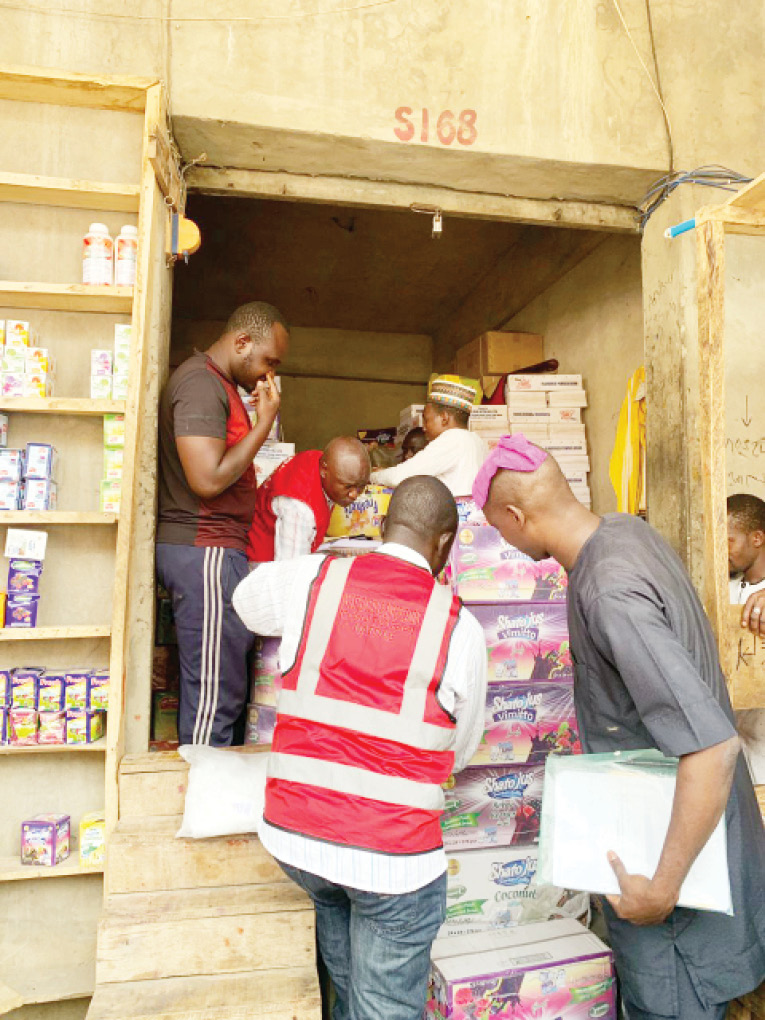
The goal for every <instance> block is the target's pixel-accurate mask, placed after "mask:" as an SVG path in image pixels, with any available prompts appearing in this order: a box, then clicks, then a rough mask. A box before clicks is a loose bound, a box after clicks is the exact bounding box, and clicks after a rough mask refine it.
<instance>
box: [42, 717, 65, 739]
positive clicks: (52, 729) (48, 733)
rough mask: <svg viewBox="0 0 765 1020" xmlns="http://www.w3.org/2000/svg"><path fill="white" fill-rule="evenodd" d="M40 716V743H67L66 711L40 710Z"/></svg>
mask: <svg viewBox="0 0 765 1020" xmlns="http://www.w3.org/2000/svg"><path fill="white" fill-rule="evenodd" d="M39 718H40V728H39V730H38V731H37V743H38V744H65V743H66V712H63V711H60V712H40V713H39Z"/></svg>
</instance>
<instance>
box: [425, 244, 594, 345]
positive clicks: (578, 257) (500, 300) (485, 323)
mask: <svg viewBox="0 0 765 1020" xmlns="http://www.w3.org/2000/svg"><path fill="white" fill-rule="evenodd" d="M604 240H605V236H604V235H603V234H601V233H596V232H595V231H587V232H586V233H585V232H576V233H574V232H571V231H562V230H561V231H553V230H546V231H542V230H537V229H536V228H533V227H530V228H529V229H528V230H525V231H524V232H523V233H522V234H521V236H520V238H519V239H518V241H517V242H516V243H515V244H514V245H513V247H512V248H510V250H509V251H507V252H506V253H505V254H504V255H503V256H502V258H501V259H500V260H499V261H498V262H497V263H496V264H495V266H494V268H493V269H491V270H490V272H488V273H487V274H486V275H485V276H484V277H483V279H482V280H481V281H480V283H479V284H478V286H477V287H475V288H474V290H472V291H471V292H470V294H469V295H468V297H467V298H466V299H465V301H464V302H463V303H462V305H461V306H460V307H459V308H458V309H457V311H456V312H450V313H449V314H448V315H447V316H445V318H444V319H443V321H442V323H441V325H440V327H439V328H438V329H437V330H436V331H435V333H434V335H433V348H434V356H435V358H436V360H441V361H443V360H444V359H447V360H448V358H450V357H451V355H452V354H454V352H455V351H456V350H457V349H458V348H459V347H461V346H462V345H463V344H466V343H469V342H470V341H471V340H472V339H474V337H476V336H478V335H479V334H481V333H484V332H486V331H487V330H493V329H501V328H502V327H503V326H505V325H506V324H507V323H508V322H509V320H510V319H512V317H513V316H514V315H517V313H518V312H520V311H521V309H522V308H525V307H526V305H527V304H529V302H530V301H533V300H534V298H535V297H537V296H538V295H539V294H541V293H542V292H543V291H545V290H547V288H548V287H550V286H552V285H553V284H554V283H556V282H557V281H558V280H560V279H561V277H562V276H564V275H565V274H566V273H568V272H569V271H570V270H571V269H573V268H574V266H576V265H577V264H578V263H579V262H581V261H582V259H585V258H586V257H587V256H588V255H589V254H590V253H591V252H593V251H594V250H595V248H597V246H598V245H599V244H601V243H602V241H604Z"/></svg>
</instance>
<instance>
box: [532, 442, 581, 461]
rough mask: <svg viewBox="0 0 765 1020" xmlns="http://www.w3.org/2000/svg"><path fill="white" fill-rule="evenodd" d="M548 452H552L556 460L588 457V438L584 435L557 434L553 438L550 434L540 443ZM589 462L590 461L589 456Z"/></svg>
mask: <svg viewBox="0 0 765 1020" xmlns="http://www.w3.org/2000/svg"><path fill="white" fill-rule="evenodd" d="M539 445H540V446H543V447H544V448H545V450H547V452H548V453H551V454H552V455H553V457H555V459H556V460H558V461H562V460H564V459H568V458H575V459H577V460H579V459H581V458H587V440H586V439H585V437H584V436H570V437H566V436H556V437H555V438H554V439H551V438H550V437H549V436H548V437H547V438H546V439H543V440H541V441H540V443H539ZM587 459H588V462H589V458H587Z"/></svg>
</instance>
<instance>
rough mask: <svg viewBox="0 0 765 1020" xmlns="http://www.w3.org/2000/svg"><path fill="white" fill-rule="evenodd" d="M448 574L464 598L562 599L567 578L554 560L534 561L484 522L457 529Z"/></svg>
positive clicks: (491, 600)
mask: <svg viewBox="0 0 765 1020" xmlns="http://www.w3.org/2000/svg"><path fill="white" fill-rule="evenodd" d="M451 564H452V577H453V584H454V586H455V588H456V591H457V594H458V595H459V596H460V598H462V599H463V601H465V602H565V600H566V588H567V585H568V578H567V576H566V572H565V570H564V569H563V567H561V565H560V564H559V563H556V561H555V560H540V561H538V562H537V561H535V560H532V559H530V558H529V557H528V556H525V555H524V554H523V553H522V552H520V551H519V550H518V549H515V548H514V547H513V546H511V545H508V544H507V542H505V541H504V539H503V538H502V536H501V535H500V534H499V532H498V531H497V530H496V529H495V528H492V527H491V526H490V525H488V524H483V525H466V526H464V527H461V528H459V529H458V531H457V538H456V540H455V543H454V547H453V549H452V559H451Z"/></svg>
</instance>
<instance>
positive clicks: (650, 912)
mask: <svg viewBox="0 0 765 1020" xmlns="http://www.w3.org/2000/svg"><path fill="white" fill-rule="evenodd" d="M608 862H609V864H610V865H611V867H612V868H613V869H614V874H615V875H616V879H617V881H618V883H619V888H620V889H621V896H607V897H606V899H607V900H608V902H609V903H610V904H611V906H612V907H613V908H614V910H615V911H616V916H617V917H620V918H621V919H622V920H623V921H631V922H632V924H638V925H647V924H660V923H661V922H662V921H663V920H664V919H665V918H666V917H667V916H668V915H669V914H671V913H672V911H673V910H674V908H675V905H676V904H677V898H678V893H676V892H670V891H669V890H666V889H660V888H659V887H658V886H657V884H656V882H655V880H654V881H652V880H651V879H650V878H646V876H645V875H630V874H628V873H627V869H626V868H625V867H624V865H623V864H622V862H621V860H620V858H619V857H618V856H617V855H616V854H615V853H614V852H613V851H611V852H610V853H609V855H608Z"/></svg>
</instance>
